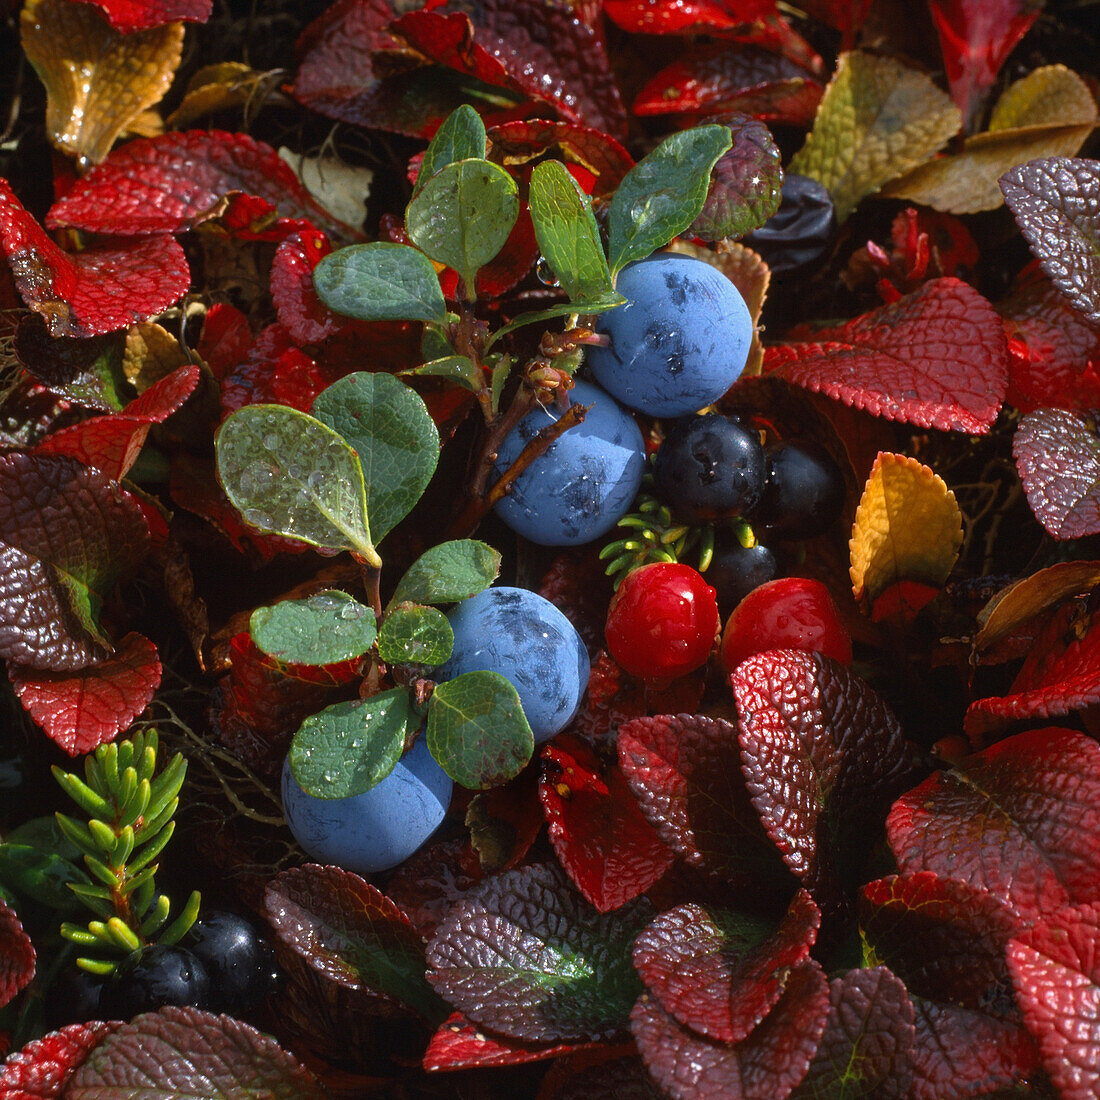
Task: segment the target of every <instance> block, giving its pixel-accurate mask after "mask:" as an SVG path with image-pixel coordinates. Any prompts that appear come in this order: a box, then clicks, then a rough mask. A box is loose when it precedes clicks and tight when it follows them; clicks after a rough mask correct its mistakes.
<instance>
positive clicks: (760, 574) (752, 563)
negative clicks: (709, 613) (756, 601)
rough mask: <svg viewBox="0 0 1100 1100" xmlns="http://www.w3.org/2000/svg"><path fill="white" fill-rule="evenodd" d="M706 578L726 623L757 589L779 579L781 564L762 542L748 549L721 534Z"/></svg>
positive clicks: (717, 536) (719, 533) (730, 536)
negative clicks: (744, 600)
mask: <svg viewBox="0 0 1100 1100" xmlns="http://www.w3.org/2000/svg"><path fill="white" fill-rule="evenodd" d="M703 576H704V577H705V578H706V582H707V584H709V585H711V586H712V587H713V588H714V590H715V591H716V592H717V593H718V613H719V614H720V615H721V616H722V621H723V622H725V620H726V619H727V618H728V617H729V615H730V612H731V611H733V609H734V608H735V607H736V606H737V605H738V604H739V603H740V602H741V601H742V600H743V599H744V598H745V597H746V596H747V595H748V594H749V593H750V592H751V591H752V590H753V589H754V588H758V587H759V586H760V585H762V584H766V583H767V582H768V581H771V580H775V578H776V577H778V576H779V562H778V561H777V560H776V556H775V553H774V552H773V551H772V550H771V549H769V548H768V547H767V546H764V545H763V544H762V543H759V542H758V543H757V544H756V545H755V546H752V547H749V548H748V549H746V548H745V547H744V546H742V545H741V543H740V542H738V540H737V539H736V538H735V537H734V536H733V535H729V534H726V533H724V532H722V531H719V532H718V533H717V534H716V537H715V540H714V556H713V557H712V558H711V561H710V565H708V566H707V571H706V572H705V573H704V574H703Z"/></svg>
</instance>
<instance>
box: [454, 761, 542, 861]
mask: <svg viewBox="0 0 1100 1100" xmlns="http://www.w3.org/2000/svg"><path fill="white" fill-rule="evenodd" d="M543 824H544V819H543V813H542V805H541V803H540V802H539V782H538V767H537V766H536V765H534V764H532V765H531V766H529V767H526V768H524V769H523V771H521V772H520V773H519V775H517V776H516V777H515V778H514V779H511V780H509V781H508V782H507V783H502V784H501V785H500V786H498V787H491V788H490V789H489V790H487V791H479V792H478V793H477V794H476V795H474V797H473V798H472V799H471V800H470V805H469V806H468V807H467V808H466V827H467V828H468V829H469V830H470V844H471V846H472V848H473V850H474V851H475V852H476V853H477V860H478V864H479V865H480V868H481V870H482V871H484V872H486V873H488V872H490V871H509V870H511V869H512V868H513V867H518V866H519V864H521V863H522V862H523V860H524V859H525V858H526V856H527V853H528V852H529V851H530V850H531V845H533V844H534V843H535V840H536V839H537V838H538V835H539V833H541V832H542V826H543Z"/></svg>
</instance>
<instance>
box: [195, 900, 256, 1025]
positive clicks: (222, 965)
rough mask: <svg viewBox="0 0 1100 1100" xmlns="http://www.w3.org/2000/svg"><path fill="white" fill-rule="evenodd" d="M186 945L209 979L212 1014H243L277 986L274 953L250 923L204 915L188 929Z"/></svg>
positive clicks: (224, 914)
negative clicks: (195, 956) (199, 961)
mask: <svg viewBox="0 0 1100 1100" xmlns="http://www.w3.org/2000/svg"><path fill="white" fill-rule="evenodd" d="M186 943H187V946H188V948H189V949H190V950H191V951H192V952H193V953H194V954H195V955H197V956H198V957H199V959H200V960H201V961H202V963H203V964H204V966H205V967H206V970H207V972H208V973H209V975H210V981H211V995H210V1008H211V1010H212V1011H214V1012H228V1013H230V1014H231V1015H232V1014H235V1013H239V1012H244V1011H246V1010H248V1009H249V1008H252V1007H253V1006H254V1005H256V1004H257V1003H258V1002H259V1001H260V1000H262V999H263V998H264V997H265V996H266V995H267V994H268V993H270V992H271V990H272V989H273V988H274V987H275V985H276V983H277V980H278V974H277V971H276V966H275V952H274V951H272V949H271V947H270V946H269V945H268V944H267V943H265V942H264V940H263V939H261V938H260V936H259V935H258V934H257V932H256V929H255V927H254V926H253V925H252V923H251V922H250V921H247V920H245V918H244V917H241V916H238V915H237V914H236V913H229V912H224V911H221V910H214V911H211V912H209V913H207V914H206V915H205V916H204V917H203V918H202V919H201V920H198V921H196V922H195V924H194V925H192V927H191V931H190V932H189V933H188V935H187V939H186Z"/></svg>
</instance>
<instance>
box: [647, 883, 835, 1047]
mask: <svg viewBox="0 0 1100 1100" xmlns="http://www.w3.org/2000/svg"><path fill="white" fill-rule="evenodd" d="M820 923H821V913H820V912H819V911H818V908H817V906H816V905H814V903H813V900H812V899H811V898H810V895H809V894H807V893H806V891H805V890H800V891H799V892H798V893H797V894H796V895H795V898H794V901H793V902H792V903H791V907H790V909H789V910H788V912H787V915H786V917H785V918H784V920H783V923H782V924H781V925H780V926H779V927H778V928H775V927H774V925H773V924H772V922H771V921H764V920H761V919H759V918H758V917H753V916H749V915H747V914H744V913H736V912H732V911H729V910H721V909H717V908H713V907H712V908H709V909H708V908H705V907H703V906H701V905H696V904H694V903H691V904H688V905H680V906H677V907H676V908H675V909H672V910H670V911H669V912H667V913H662V914H661V915H660V916H659V917H657V918H656V919H655V920H653V921H651V922H650V924H649V925H648V926H647V927H646V928H645V929H643V930H642V932H641V933H640V934H639V936H638V938H637V939H636V940H635V941H634V967H635V969H636V970H637V971H638V973H639V974H640V975H641V976H642V981H644V982H645V984H646V987H647V988H648V991H649V994H650V995H651V996H653V997H655V998H656V999H657V1000H658V1001H659V1002H660V1004H661V1007H662V1008H663V1009H664V1010H665V1011H666V1012H668V1013H670V1014H671V1015H672V1016H674V1017H675V1018H676V1020H677V1021H679V1023H680V1024H682V1025H683V1026H684V1027H688V1028H691V1029H692V1030H693V1031H697V1032H699V1033H700V1034H701V1035H705V1036H707V1037H708V1038H710V1039H720V1040H723V1041H724V1042H727V1043H738V1042H740V1041H741V1040H742V1039H744V1038H745V1037H746V1036H747V1035H748V1034H749V1032H751V1031H752V1030H753V1028H755V1027H756V1026H757V1024H759V1023H760V1021H761V1020H762V1019H764V1017H765V1016H766V1015H767V1014H768V1012H769V1011H770V1010H771V1009H772V1007H773V1006H774V1005H775V1003H776V1002H777V1001H778V1000H779V998H780V996H781V995H782V993H783V990H784V988H785V987H786V984H787V980H788V979H789V977H790V976H791V974H792V972H793V969H792V968H794V967H797V966H798V965H799V964H800V963H802V962H804V961H805V960H806V959H807V958H809V955H810V948H811V947H812V946H813V944H814V941H815V940H816V938H817V929H818V926H819V925H820Z"/></svg>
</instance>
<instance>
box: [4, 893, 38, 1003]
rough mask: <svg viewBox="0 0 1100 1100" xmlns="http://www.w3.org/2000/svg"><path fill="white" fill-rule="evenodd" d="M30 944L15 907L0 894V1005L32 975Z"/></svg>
mask: <svg viewBox="0 0 1100 1100" xmlns="http://www.w3.org/2000/svg"><path fill="white" fill-rule="evenodd" d="M34 961H35V960H34V945H33V944H32V943H31V938H30V936H28V935H27V933H26V932H24V931H23V925H22V924H21V923H20V921H19V917H18V916H17V915H16V913H15V910H14V909H12V908H11V907H10V906H9V905H8V904H7V903H6V902H5V901H4V900H3V899H2V898H0V1008H3V1007H4V1005H6V1004H7V1003H8V1002H9V1001H10V1000H11V999H12V998H13V997H14V996H15V995H16V994H17V993H18V992H19V991H20V990H21V989H22V988H23V987H24V986H25V985H26V984H27V983H28V982H29V981H30V980H31V978H33V977H34Z"/></svg>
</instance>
